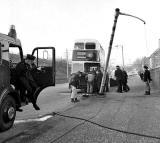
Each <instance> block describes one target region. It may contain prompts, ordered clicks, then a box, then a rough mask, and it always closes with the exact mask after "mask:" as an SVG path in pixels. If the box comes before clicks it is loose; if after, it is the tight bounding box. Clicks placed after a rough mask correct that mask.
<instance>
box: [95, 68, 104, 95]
mask: <svg viewBox="0 0 160 143" xmlns="http://www.w3.org/2000/svg"><path fill="white" fill-rule="evenodd" d="M102 77H103V73H102V72H101V70H100V69H99V68H98V69H97V71H96V80H95V81H96V83H95V84H96V87H97V93H99V90H100V87H101V81H102Z"/></svg>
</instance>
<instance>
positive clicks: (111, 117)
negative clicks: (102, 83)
mask: <svg viewBox="0 0 160 143" xmlns="http://www.w3.org/2000/svg"><path fill="white" fill-rule="evenodd" d="M129 85H130V87H131V90H130V91H129V92H127V93H116V92H115V88H113V89H111V90H110V92H109V93H107V94H106V97H105V98H101V97H99V96H91V97H89V98H85V97H81V96H80V100H81V101H80V102H79V103H76V104H74V103H70V100H69V93H68V91H67V85H65V84H64V85H58V86H57V89H55V90H53V89H50V88H48V89H47V90H46V91H44V93H42V94H41V95H40V97H39V99H38V104H39V105H40V107H41V111H39V112H38V113H36V112H37V111H34V110H33V109H32V106H28V107H24V108H25V109H26V110H25V111H24V113H19V114H17V119H16V120H17V121H18V120H19V121H20V120H21V119H24V118H25V119H27V117H29V118H31V117H32V118H37V117H39V116H40V115H42V114H43V115H44V114H46V113H48V116H46V117H48V119H47V120H44V121H33V120H32V121H28V122H23V123H16V124H15V125H14V127H13V128H12V129H10V130H9V131H6V132H4V133H1V134H0V142H2V143H22V142H23V143H53V142H55V143H160V94H159V93H160V92H159V91H158V90H152V91H151V95H150V96H146V95H144V84H143V82H142V81H141V80H140V78H139V77H138V76H133V77H131V78H130V80H129ZM55 112H56V113H57V112H58V114H55ZM22 114H23V115H22ZM24 115H25V116H24ZM26 121H27V120H26Z"/></svg>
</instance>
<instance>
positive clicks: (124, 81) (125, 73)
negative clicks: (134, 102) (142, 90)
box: [122, 68, 130, 92]
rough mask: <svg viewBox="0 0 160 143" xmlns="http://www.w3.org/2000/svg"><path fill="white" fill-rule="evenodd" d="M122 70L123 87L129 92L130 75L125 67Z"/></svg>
mask: <svg viewBox="0 0 160 143" xmlns="http://www.w3.org/2000/svg"><path fill="white" fill-rule="evenodd" d="M122 72H123V80H122V89H123V91H125V92H127V91H129V90H130V88H129V86H128V85H127V80H128V75H127V72H126V71H125V70H124V68H123V69H122Z"/></svg>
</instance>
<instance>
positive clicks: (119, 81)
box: [115, 66, 123, 93]
mask: <svg viewBox="0 0 160 143" xmlns="http://www.w3.org/2000/svg"><path fill="white" fill-rule="evenodd" d="M115 77H116V81H117V84H118V88H117V92H120V93H122V80H123V72H122V70H121V69H120V67H119V66H116V70H115Z"/></svg>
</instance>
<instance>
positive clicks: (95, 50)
mask: <svg viewBox="0 0 160 143" xmlns="http://www.w3.org/2000/svg"><path fill="white" fill-rule="evenodd" d="M104 63H105V51H104V49H103V48H102V46H101V44H100V43H99V42H98V41H97V40H93V39H80V40H76V41H75V43H74V49H73V53H72V66H71V73H75V72H77V71H81V72H84V73H87V72H88V71H90V69H96V68H104Z"/></svg>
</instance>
